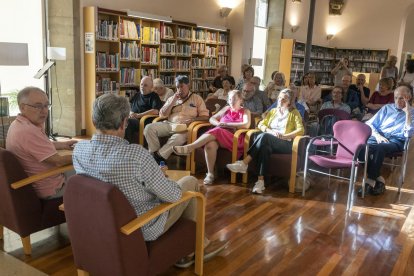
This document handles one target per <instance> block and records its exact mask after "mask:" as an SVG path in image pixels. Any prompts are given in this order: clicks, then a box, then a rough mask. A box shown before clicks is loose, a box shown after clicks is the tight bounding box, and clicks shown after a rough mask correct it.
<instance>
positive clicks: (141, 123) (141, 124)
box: [138, 115, 158, 145]
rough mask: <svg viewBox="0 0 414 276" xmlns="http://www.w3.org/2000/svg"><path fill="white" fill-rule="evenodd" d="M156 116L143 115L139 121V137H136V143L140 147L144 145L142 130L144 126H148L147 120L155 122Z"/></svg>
mask: <svg viewBox="0 0 414 276" xmlns="http://www.w3.org/2000/svg"><path fill="white" fill-rule="evenodd" d="M157 117H158V115H144V116H142V117H141V119H140V120H139V136H138V143H139V144H140V145H144V128H145V125H146V124H148V123H147V120H149V119H151V118H152V121H154V120H155V118H157Z"/></svg>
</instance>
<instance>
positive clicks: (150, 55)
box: [141, 47, 158, 64]
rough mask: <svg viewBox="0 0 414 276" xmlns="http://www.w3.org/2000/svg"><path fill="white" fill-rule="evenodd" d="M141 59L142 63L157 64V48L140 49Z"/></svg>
mask: <svg viewBox="0 0 414 276" xmlns="http://www.w3.org/2000/svg"><path fill="white" fill-rule="evenodd" d="M141 58H142V62H144V63H151V64H158V48H151V47H142V48H141Z"/></svg>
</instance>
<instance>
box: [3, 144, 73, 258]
mask: <svg viewBox="0 0 414 276" xmlns="http://www.w3.org/2000/svg"><path fill="white" fill-rule="evenodd" d="M72 169H73V166H72V165H68V166H64V167H60V168H55V169H52V170H50V171H46V172H44V173H41V174H37V175H33V176H31V177H27V174H26V173H25V171H24V170H23V167H22V166H21V164H20V162H19V161H18V160H17V158H16V157H15V156H14V155H13V153H11V152H10V151H8V150H5V149H0V176H1V177H0V238H2V236H3V227H6V228H8V229H10V230H12V231H13V232H15V233H17V234H19V235H20V237H21V239H22V243H23V251H24V253H25V254H26V255H30V254H31V251H32V248H31V244H30V234H32V233H35V232H38V231H40V230H43V229H46V228H49V227H52V226H56V225H59V224H61V223H64V222H65V216H64V214H63V213H62V212H61V211H59V209H58V207H59V205H60V204H62V198H56V199H51V200H42V199H39V198H38V197H37V196H36V194H35V192H34V190H33V188H32V186H31V185H29V184H31V183H33V182H35V181H37V180H40V179H43V178H46V177H49V176H52V175H56V174H59V173H62V172H65V171H69V170H72Z"/></svg>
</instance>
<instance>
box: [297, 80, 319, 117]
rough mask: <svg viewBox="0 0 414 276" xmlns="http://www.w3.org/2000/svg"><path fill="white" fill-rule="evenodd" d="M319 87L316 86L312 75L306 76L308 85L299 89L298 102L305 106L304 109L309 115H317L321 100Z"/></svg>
mask: <svg viewBox="0 0 414 276" xmlns="http://www.w3.org/2000/svg"><path fill="white" fill-rule="evenodd" d="M321 93H322V90H321V87H320V86H319V85H318V84H316V77H315V74H314V73H309V74H308V84H307V85H303V86H301V87H300V92H299V100H298V102H299V103H301V104H302V105H303V106H305V109H306V110H307V111H308V112H311V113H317V112H318V111H319V110H318V107H319V106H320V105H319V104H320V103H321V102H322V99H321Z"/></svg>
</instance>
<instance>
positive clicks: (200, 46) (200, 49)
mask: <svg viewBox="0 0 414 276" xmlns="http://www.w3.org/2000/svg"><path fill="white" fill-rule="evenodd" d="M205 51H206V44H204V43H191V53H193V54H203V55H204V53H205Z"/></svg>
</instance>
